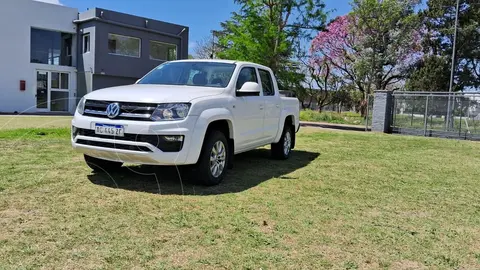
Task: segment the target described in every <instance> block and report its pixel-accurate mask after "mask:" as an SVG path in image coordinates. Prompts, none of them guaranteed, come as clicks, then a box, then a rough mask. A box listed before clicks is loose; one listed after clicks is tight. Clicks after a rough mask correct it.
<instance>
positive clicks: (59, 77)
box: [36, 70, 70, 112]
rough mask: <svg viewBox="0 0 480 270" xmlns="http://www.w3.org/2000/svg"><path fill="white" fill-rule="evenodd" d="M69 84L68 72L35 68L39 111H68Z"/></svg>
mask: <svg viewBox="0 0 480 270" xmlns="http://www.w3.org/2000/svg"><path fill="white" fill-rule="evenodd" d="M69 86H70V74H69V73H67V72H56V71H44V70H37V94H36V97H37V109H38V110H39V111H52V112H68V108H69V104H70V103H69V99H70V89H69V88H70V87H69Z"/></svg>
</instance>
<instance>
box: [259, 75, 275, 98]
mask: <svg viewBox="0 0 480 270" xmlns="http://www.w3.org/2000/svg"><path fill="white" fill-rule="evenodd" d="M258 73H259V74H260V79H261V80H262V90H263V95H264V96H274V95H275V89H274V88H273V79H272V75H271V74H270V72H268V71H266V70H263V69H259V70H258Z"/></svg>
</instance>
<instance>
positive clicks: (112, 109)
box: [106, 103, 120, 118]
mask: <svg viewBox="0 0 480 270" xmlns="http://www.w3.org/2000/svg"><path fill="white" fill-rule="evenodd" d="M106 113H107V116H108V118H115V117H117V116H118V115H119V114H120V104H118V103H110V104H108V106H107V111H106Z"/></svg>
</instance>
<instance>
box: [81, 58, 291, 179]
mask: <svg viewBox="0 0 480 270" xmlns="http://www.w3.org/2000/svg"><path fill="white" fill-rule="evenodd" d="M299 127H300V125H299V102H298V100H297V99H296V98H287V97H281V96H280V94H279V91H278V85H277V82H276V80H275V77H274V75H273V73H272V71H271V70H270V69H269V68H268V67H265V66H261V65H258V64H253V63H248V62H237V61H226V60H180V61H172V62H166V63H164V64H162V65H160V66H158V67H156V68H155V69H153V70H152V71H151V72H149V73H148V74H147V75H145V76H144V77H143V78H141V79H140V80H138V81H137V83H136V84H134V85H127V86H120V87H112V88H106V89H102V90H97V91H93V92H91V93H89V94H87V95H85V96H84V97H83V98H82V99H81V100H80V102H79V104H78V107H77V110H76V112H75V116H74V118H73V120H72V146H73V147H74V148H75V149H76V150H77V151H80V152H82V153H83V154H84V157H85V161H86V163H87V164H88V165H89V166H90V167H91V168H92V169H93V170H95V171H108V170H115V169H117V168H120V167H121V166H122V165H123V163H134V164H148V165H192V166H191V167H192V169H193V170H191V171H193V172H195V174H194V175H193V176H194V177H195V178H196V179H197V180H199V181H200V182H201V183H203V184H205V185H216V184H218V183H220V182H221V181H222V179H223V178H224V176H225V173H226V169H227V168H232V166H233V155H234V154H238V153H242V152H245V151H249V150H252V149H255V148H257V147H260V146H264V145H267V144H271V149H272V150H271V151H272V156H273V158H277V159H287V158H288V157H289V155H290V152H291V149H293V148H294V146H295V133H296V132H297V131H298V129H299Z"/></svg>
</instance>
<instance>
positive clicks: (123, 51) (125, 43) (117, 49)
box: [108, 34, 140, 57]
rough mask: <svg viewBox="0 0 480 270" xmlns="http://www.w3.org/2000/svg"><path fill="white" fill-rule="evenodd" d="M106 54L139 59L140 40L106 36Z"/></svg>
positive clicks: (111, 35) (120, 36)
mask: <svg viewBox="0 0 480 270" xmlns="http://www.w3.org/2000/svg"><path fill="white" fill-rule="evenodd" d="M108 52H109V53H110V54H116V55H123V56H131V57H140V39H139V38H135V37H127V36H122V35H115V34H108Z"/></svg>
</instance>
